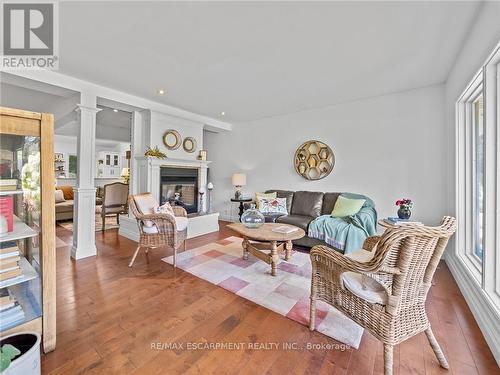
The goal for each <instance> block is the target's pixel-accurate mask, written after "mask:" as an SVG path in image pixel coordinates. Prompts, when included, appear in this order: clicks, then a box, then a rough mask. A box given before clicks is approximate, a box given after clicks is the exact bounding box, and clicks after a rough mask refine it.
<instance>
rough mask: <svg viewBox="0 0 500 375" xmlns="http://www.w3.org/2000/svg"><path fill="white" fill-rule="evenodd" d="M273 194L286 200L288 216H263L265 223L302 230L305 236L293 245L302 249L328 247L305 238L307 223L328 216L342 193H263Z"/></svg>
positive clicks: (268, 191)
mask: <svg viewBox="0 0 500 375" xmlns="http://www.w3.org/2000/svg"><path fill="white" fill-rule="evenodd" d="M274 192H276V197H277V198H286V206H287V211H288V215H282V214H264V216H265V218H266V222H276V223H284V224H291V225H295V226H297V227H299V228H302V229H304V231H305V232H306V235H305V236H304V237H302V238H301V239H298V240H295V241H294V244H296V245H299V246H304V247H313V246H316V245H326V246H329V245H327V244H326V243H325V242H323V241H322V240H318V239H316V238H311V237H309V236H307V231H308V229H309V223H310V222H311V221H313V220H314V219H315V218H317V217H318V216H320V215H328V214H330V213H331V212H332V210H333V207H334V206H335V202H336V201H337V198H338V197H339V195H341V194H342V193H322V192H315V191H296V192H294V191H289V190H266V191H265V193H274ZM246 206H247V207H249V204H247V205H246ZM330 247H331V246H330ZM336 250H338V249H336ZM338 251H340V250H338ZM341 252H342V251H341Z"/></svg>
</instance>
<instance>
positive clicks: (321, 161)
mask: <svg viewBox="0 0 500 375" xmlns="http://www.w3.org/2000/svg"><path fill="white" fill-rule="evenodd" d="M294 165H295V170H296V171H297V173H298V174H300V175H301V176H302V177H304V178H305V179H307V180H320V179H322V178H324V177H326V176H328V175H329V174H330V172H331V171H332V170H333V166H334V165H335V155H334V154H333V151H332V149H331V148H330V147H328V145H327V144H325V143H323V142H320V141H307V142H305V143H303V144H302V145H301V146H300V147H299V148H298V149H297V151H295V157H294Z"/></svg>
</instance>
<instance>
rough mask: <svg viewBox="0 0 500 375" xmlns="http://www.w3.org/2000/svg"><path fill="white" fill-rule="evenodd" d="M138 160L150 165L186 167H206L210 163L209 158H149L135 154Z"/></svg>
mask: <svg viewBox="0 0 500 375" xmlns="http://www.w3.org/2000/svg"><path fill="white" fill-rule="evenodd" d="M135 159H136V160H137V161H138V162H141V161H142V162H146V163H148V165H149V166H151V167H174V166H175V167H188V168H207V167H208V164H210V163H211V161H209V160H196V159H175V158H163V159H158V158H151V157H147V156H136V157H135Z"/></svg>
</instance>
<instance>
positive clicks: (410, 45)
mask: <svg viewBox="0 0 500 375" xmlns="http://www.w3.org/2000/svg"><path fill="white" fill-rule="evenodd" d="M479 6H480V4H478V3H477V2H350V3H347V2H316V3H311V2H309V3H308V2H288V3H284V2H267V3H265V2H253V3H252V2H219V3H214V2H197V3H187V2H185V3H179V2H175V3H172V2H161V3H160V2H148V3H145V2H142V3H141V2H61V3H60V56H61V59H60V71H61V72H62V73H64V74H69V75H72V76H76V77H80V78H83V79H86V80H89V81H93V82H96V83H98V84H102V85H105V86H109V87H112V88H115V89H119V90H122V91H126V92H129V93H133V94H136V95H139V96H143V97H146V98H149V99H153V100H156V101H159V102H163V103H166V104H170V105H174V106H177V107H181V108H185V109H188V110H191V111H193V112H197V113H201V114H205V115H207V116H211V117H219V118H220V112H221V111H225V112H226V114H227V115H226V117H225V119H226V120H228V121H234V122H238V121H247V120H254V119H258V118H262V117H268V116H273V115H278V114H285V113H291V112H296V111H300V110H304V109H310V108H315V107H322V106H326V105H331V104H335V103H339V102H344V101H348V100H353V99H359V98H364V97H370V96H375V95H381V94H387V93H391V92H397V91H401V90H407V89H411V88H415V87H422V86H426V85H430V84H436V83H442V82H444V81H445V80H446V78H447V74H448V72H449V71H450V68H451V67H452V64H453V61H454V58H455V56H456V55H457V53H458V52H459V50H460V48H461V43H462V41H463V40H464V37H465V34H466V32H467V30H468V29H469V27H470V25H471V23H472V21H473V19H474V17H475V15H476V11H477V8H478V7H479ZM159 88H163V89H165V90H167V94H166V95H164V96H158V95H157V94H156V90H157V89H159Z"/></svg>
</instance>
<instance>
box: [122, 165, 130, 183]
mask: <svg viewBox="0 0 500 375" xmlns="http://www.w3.org/2000/svg"><path fill="white" fill-rule="evenodd" d="M121 176H122V177H123V181H125V183H126V184H128V181H129V179H130V171H129V169H128V168H123V169H122V173H121Z"/></svg>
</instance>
